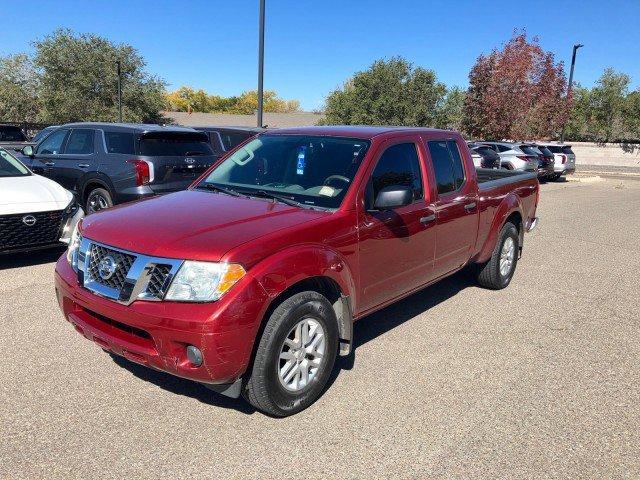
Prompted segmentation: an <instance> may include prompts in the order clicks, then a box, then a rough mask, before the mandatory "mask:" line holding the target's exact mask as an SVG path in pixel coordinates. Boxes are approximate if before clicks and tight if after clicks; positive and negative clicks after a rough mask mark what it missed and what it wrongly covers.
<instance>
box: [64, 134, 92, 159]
mask: <svg viewBox="0 0 640 480" xmlns="http://www.w3.org/2000/svg"><path fill="white" fill-rule="evenodd" d="M95 136H96V135H95V130H90V129H87V128H80V129H75V128H74V129H73V130H72V131H71V135H69V140H68V141H67V148H66V149H65V151H64V153H66V154H68V155H91V154H92V153H93V143H94V142H93V140H94V138H95Z"/></svg>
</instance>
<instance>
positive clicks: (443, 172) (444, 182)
mask: <svg viewBox="0 0 640 480" xmlns="http://www.w3.org/2000/svg"><path fill="white" fill-rule="evenodd" d="M427 144H428V147H429V154H430V155H431V162H432V163H433V171H434V173H435V175H436V185H437V186H438V193H439V194H440V195H442V194H444V193H448V192H453V191H454V190H455V189H456V181H455V177H454V174H453V163H452V161H451V152H450V151H449V147H448V146H447V141H446V140H432V141H430V142H427Z"/></svg>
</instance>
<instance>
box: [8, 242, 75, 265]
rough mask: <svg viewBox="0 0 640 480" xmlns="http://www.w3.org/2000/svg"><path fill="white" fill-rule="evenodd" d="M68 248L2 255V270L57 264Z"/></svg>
mask: <svg viewBox="0 0 640 480" xmlns="http://www.w3.org/2000/svg"><path fill="white" fill-rule="evenodd" d="M65 248H66V247H61V248H51V249H46V250H35V251H32V252H20V253H7V254H4V255H0V270H8V269H10V268H21V267H31V266H33V265H41V264H43V263H52V262H56V261H57V260H58V258H60V255H62V254H63V253H64V250H65Z"/></svg>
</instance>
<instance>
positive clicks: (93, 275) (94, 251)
mask: <svg viewBox="0 0 640 480" xmlns="http://www.w3.org/2000/svg"><path fill="white" fill-rule="evenodd" d="M107 256H110V257H111V258H113V260H114V262H115V264H116V269H115V271H114V272H113V275H111V277H109V278H107V279H105V278H102V277H101V276H100V262H101V261H102V260H104V259H105V257H107ZM135 259H136V257H135V256H134V255H129V254H126V253H123V252H119V251H117V250H112V249H110V248H105V247H103V246H101V245H97V244H95V243H94V244H93V245H91V249H90V250H89V270H88V274H89V278H90V279H91V280H93V281H94V282H98V283H100V284H102V285H105V286H107V287H110V288H115V289H117V290H122V287H123V286H124V281H125V280H126V278H127V273H129V270H130V269H131V266H132V265H133V262H134V261H135Z"/></svg>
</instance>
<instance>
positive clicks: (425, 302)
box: [109, 270, 476, 415]
mask: <svg viewBox="0 0 640 480" xmlns="http://www.w3.org/2000/svg"><path fill="white" fill-rule="evenodd" d="M475 285H476V283H475V280H474V279H473V277H472V275H471V274H470V273H469V272H468V271H465V270H463V271H461V272H458V273H457V274H455V275H452V276H451V277H448V278H446V279H444V280H442V281H440V282H438V283H436V284H435V285H432V286H430V287H427V288H425V289H423V290H420V291H418V292H416V293H414V294H412V295H410V296H409V297H407V298H405V299H403V300H400V301H398V302H396V303H394V304H392V305H389V306H388V307H385V308H383V309H382V310H380V311H378V312H375V313H372V314H371V315H368V316H367V317H364V318H363V319H361V320H359V321H358V322H356V323H355V324H354V344H353V346H354V348H353V351H352V352H351V355H349V356H348V357H338V358H337V359H336V368H334V369H333V372H332V374H331V377H330V378H329V381H328V383H327V387H326V389H325V390H329V389H330V388H331V386H332V385H333V382H334V381H335V380H336V378H337V377H338V375H340V371H341V370H351V369H352V368H353V367H354V363H355V356H356V351H357V350H358V348H359V347H360V346H362V345H364V344H366V343H367V342H370V341H372V340H375V339H376V338H378V337H379V336H381V335H384V334H385V333H387V332H388V331H390V330H392V329H394V328H396V327H398V326H400V325H402V324H403V323H405V322H407V321H409V320H411V319H412V318H414V317H416V316H418V315H420V314H421V313H424V312H426V311H427V310H429V309H430V308H433V307H435V306H436V305H438V304H440V303H442V302H444V301H446V300H448V299H450V298H452V297H453V296H455V295H456V294H458V293H459V292H461V291H462V290H464V289H465V288H467V287H470V286H475ZM109 355H110V356H111V358H112V359H113V361H114V362H115V363H116V365H118V366H119V367H121V368H124V369H126V370H128V371H129V372H131V373H132V374H133V375H135V376H136V377H138V378H139V379H141V380H144V381H147V382H151V383H153V384H154V385H157V386H158V387H160V388H162V389H163V390H166V391H168V392H171V393H174V394H176V395H185V396H188V397H192V398H195V399H197V400H199V401H200V402H202V403H206V404H208V405H212V406H215V407H221V408H230V409H234V410H237V411H238V412H241V413H244V414H247V415H251V414H253V413H255V412H256V410H255V409H254V408H253V407H252V406H251V405H249V404H248V403H247V402H245V401H244V400H243V399H241V398H238V399H233V398H228V397H225V396H223V395H220V394H216V393H214V392H212V391H211V390H209V389H207V388H206V387H205V386H203V385H201V384H199V383H197V382H193V381H191V380H186V379H183V378H179V377H176V376H173V375H170V374H168V373H165V372H161V371H158V370H153V369H151V368H148V367H145V366H142V365H139V364H137V363H134V362H131V361H129V360H126V359H125V358H123V357H120V356H118V355H115V354H109Z"/></svg>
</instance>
